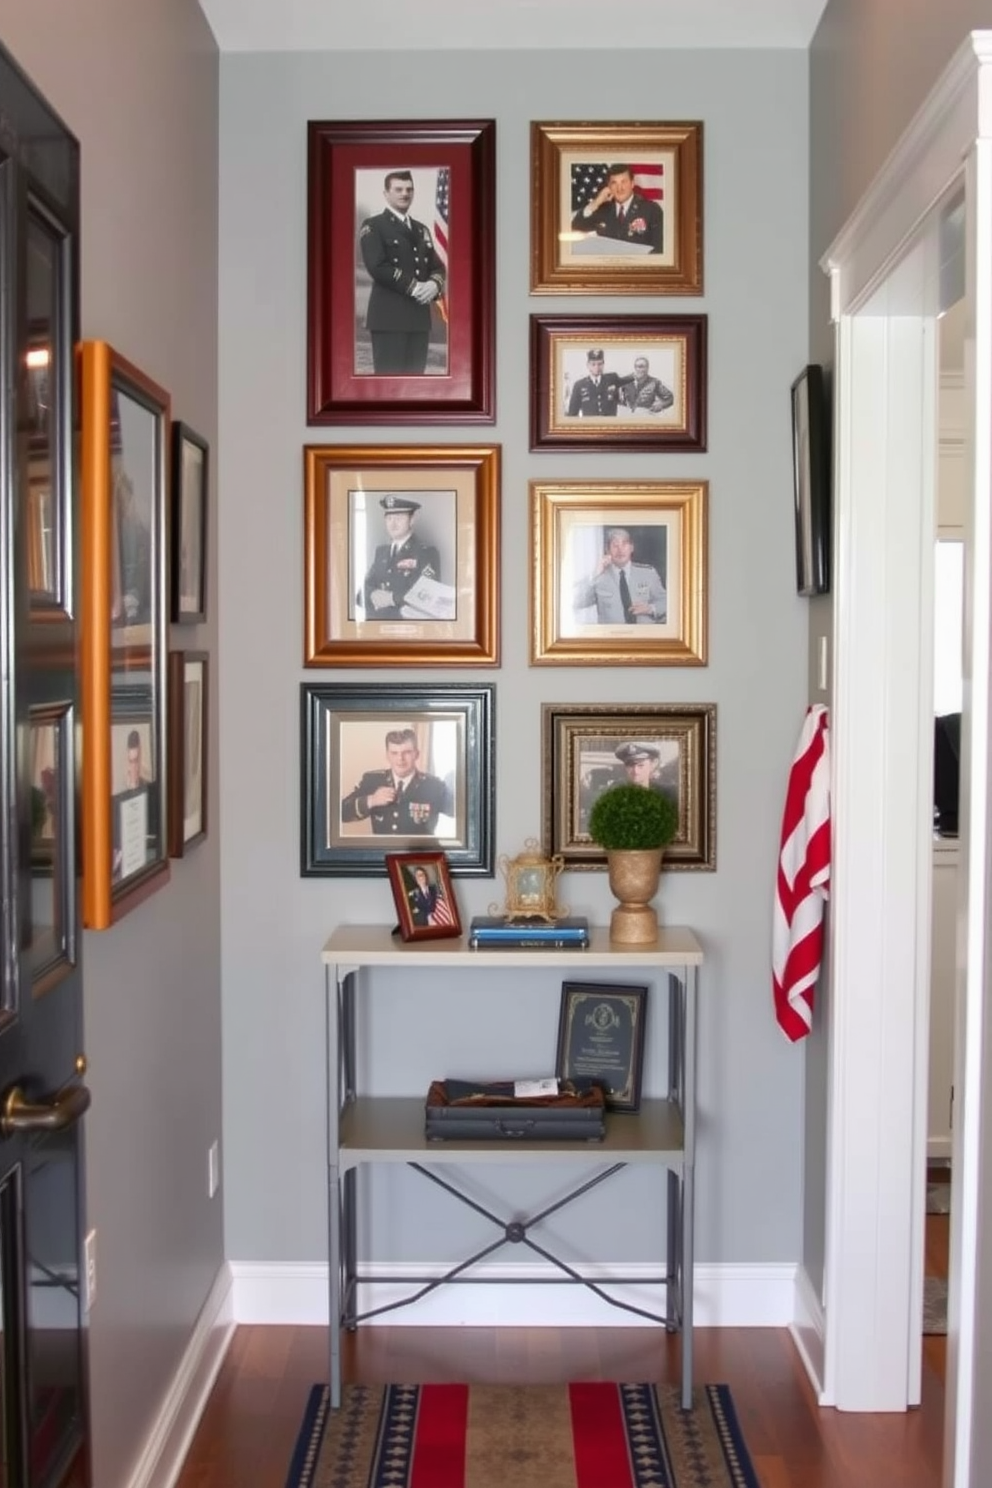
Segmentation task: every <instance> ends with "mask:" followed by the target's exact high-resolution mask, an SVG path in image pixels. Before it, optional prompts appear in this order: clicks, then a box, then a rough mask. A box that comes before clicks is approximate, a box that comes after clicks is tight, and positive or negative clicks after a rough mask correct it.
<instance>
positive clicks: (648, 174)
mask: <svg viewBox="0 0 992 1488" xmlns="http://www.w3.org/2000/svg"><path fill="white" fill-rule="evenodd" d="M630 168H631V170H632V171H633V173H634V188H635V190H637V191H639V192H640V194H641V196H646V197H647V198H648V200H649V201H656V202H660V201H664V199H665V191H664V185H665V167H664V166H663V165H631V167H630ZM609 170H610V167H609V165H608V164H607V163H606V162H599V161H597V162H593V163H588V162H587V163H586V164H584V165H573V166H572V212H573V214H574V213H575V212H581V210H582V208H583V207H584V206H585V204H586V202H590V201H592V199H593V197H594V196H596V195H597V194H598V193H599V191H600V190H601V189H602V187H604V186H605V185H606V178H607V176H608V175H609Z"/></svg>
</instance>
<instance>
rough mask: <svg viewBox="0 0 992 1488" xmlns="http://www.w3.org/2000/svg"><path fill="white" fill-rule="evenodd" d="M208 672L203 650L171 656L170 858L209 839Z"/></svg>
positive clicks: (177, 652)
mask: <svg viewBox="0 0 992 1488" xmlns="http://www.w3.org/2000/svg"><path fill="white" fill-rule="evenodd" d="M209 668H210V657H209V655H208V653H207V652H206V651H170V652H169V857H170V858H182V857H185V855H186V853H187V852H189V850H190V848H192V847H196V846H197V844H198V843H200V842H204V841H205V840H206V836H207V777H208V771H207V737H208V734H207V727H208V717H209V696H210V670H209ZM197 684H198V686H197ZM191 797H192V800H191ZM191 807H192V809H191Z"/></svg>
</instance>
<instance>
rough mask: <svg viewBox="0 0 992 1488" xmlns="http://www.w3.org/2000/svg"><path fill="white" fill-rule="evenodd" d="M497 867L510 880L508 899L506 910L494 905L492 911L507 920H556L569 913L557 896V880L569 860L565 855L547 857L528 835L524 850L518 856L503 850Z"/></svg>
mask: <svg viewBox="0 0 992 1488" xmlns="http://www.w3.org/2000/svg"><path fill="white" fill-rule="evenodd" d="M496 866H497V867H498V868H499V870H500V872H501V873H502V875H503V877H504V879H505V880H506V902H505V904H504V905H503V908H502V909H500V908H499V906H498V905H490V914H502V915H504V916H505V917H506V919H507V920H546V921H548V922H553V921H554V920H557V919H558V918H559V917H560V916H561V915H563V914H567V913H568V911H567V910H565V909H560V908H559V907H558V903H557V901H556V898H555V881H556V879H557V878H558V875H559V873H561V871H562V869H563V868H564V866H565V860H564V858H562V857H561V856H556V857H553V858H547V857H545V855H544V853H543V852H542V851H541V844H540V843H539V842H538V841H537V839H536V838H535V837H528V838H527V840H526V842H525V843H524V851H523V852H522V853H518V854H517V856H516V857H515V858H508V857H507V856H506V854H505V853H503V854H502V856H501V857H499V858H498V859H497V863H496Z"/></svg>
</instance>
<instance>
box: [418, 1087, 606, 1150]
mask: <svg viewBox="0 0 992 1488" xmlns="http://www.w3.org/2000/svg"><path fill="white" fill-rule="evenodd" d="M425 1131H426V1135H427V1138H428V1141H431V1142H465V1141H470V1142H601V1141H602V1140H603V1138H604V1137H605V1136H606V1105H605V1099H604V1096H603V1091H602V1088H601V1087H600V1086H598V1085H592V1084H589V1083H584V1084H580V1083H574V1084H571V1085H570V1086H569V1088H567V1089H566V1090H564V1091H563V1092H562V1093H561V1094H559V1095H539V1096H515V1095H514V1094H513V1083H512V1081H488V1082H487V1081H479V1082H472V1081H468V1080H433V1081H432V1082H431V1088H430V1090H429V1091H428V1092H427V1106H426V1122H425Z"/></svg>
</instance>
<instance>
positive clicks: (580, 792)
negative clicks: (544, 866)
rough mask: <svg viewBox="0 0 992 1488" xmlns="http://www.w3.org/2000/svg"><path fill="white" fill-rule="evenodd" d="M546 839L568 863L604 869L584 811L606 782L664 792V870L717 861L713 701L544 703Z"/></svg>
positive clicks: (589, 808) (552, 850)
mask: <svg viewBox="0 0 992 1488" xmlns="http://www.w3.org/2000/svg"><path fill="white" fill-rule="evenodd" d="M541 729H542V749H541V757H542V760H543V762H544V787H543V792H542V797H543V802H542V804H543V832H544V835H543V844H542V845H543V847H544V851H545V852H546V853H549V854H553V855H557V854H560V855H561V857H562V858H563V859H564V862H565V867H566V869H578V870H583V869H597V870H604V871H605V869H606V853H605V852H604V850H603V849H602V848H601V847H599V846H598V845H597V844H596V843H595V842H593V840H592V838H591V837H590V835H589V814H590V812H591V811H592V808H593V805H594V804H595V802H596V801H597V800H598V799H599V797H600V796H601V795H602V793H603V791H605V790H608V789H609V788H610V786H613V785H622V784H624V783H628V784H631V785H639V786H643V787H644V788H645V789H646V790H656V791H658V792H659V793H660V794H662V795H667V796H669V797H670V798H671V799H672V800H673V801H674V802H675V805H676V807H677V809H678V829H677V831H676V834H675V837H674V839H673V841H672V842H670V843H669V845H668V846H667V847H666V848H665V872H666V873H668V872H670V871H671V870H673V869H676V870H677V869H706V870H713V869H715V868H716V704H715V703H636V704H632V705H630V706H624V705H623V704H605V705H599V704H591V705H588V706H583V705H582V704H574V705H573V704H571V703H545V704H544V707H543V709H542V722H541Z"/></svg>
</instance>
